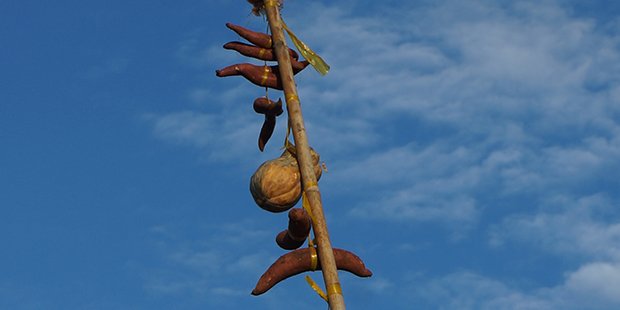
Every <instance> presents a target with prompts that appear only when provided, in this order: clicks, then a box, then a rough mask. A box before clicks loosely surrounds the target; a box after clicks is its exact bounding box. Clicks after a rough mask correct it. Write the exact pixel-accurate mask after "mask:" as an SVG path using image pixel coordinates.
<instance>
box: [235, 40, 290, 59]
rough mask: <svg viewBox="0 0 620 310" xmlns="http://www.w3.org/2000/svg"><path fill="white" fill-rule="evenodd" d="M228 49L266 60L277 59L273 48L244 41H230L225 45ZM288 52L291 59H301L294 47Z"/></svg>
mask: <svg viewBox="0 0 620 310" xmlns="http://www.w3.org/2000/svg"><path fill="white" fill-rule="evenodd" d="M223 47H224V48H225V49H227V50H234V51H237V52H238V53H239V54H241V55H244V56H248V57H252V58H256V59H260V60H265V61H276V60H277V59H276V54H275V52H274V51H273V49H272V48H263V47H258V46H254V45H250V44H245V43H242V42H236V41H233V42H228V43H226V44H224V46H223ZM288 54H289V55H290V56H291V61H296V60H298V59H299V55H298V54H297V52H295V51H294V50H292V49H290V48H289V49H288Z"/></svg>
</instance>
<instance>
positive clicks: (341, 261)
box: [252, 248, 372, 295]
mask: <svg viewBox="0 0 620 310" xmlns="http://www.w3.org/2000/svg"><path fill="white" fill-rule="evenodd" d="M333 250H334V258H335V259H336V266H337V268H338V270H344V271H348V272H351V273H353V274H355V275H356V276H359V277H370V276H372V272H371V271H370V270H368V269H367V268H366V266H365V265H364V262H362V260H361V259H360V258H359V257H357V255H355V254H353V253H351V252H349V251H346V250H342V249H333ZM310 251H311V249H310V248H304V249H299V250H295V251H292V252H289V253H287V254H284V255H282V256H280V258H278V259H277V260H276V261H275V262H274V263H273V264H272V265H271V266H270V267H269V269H267V271H266V272H265V273H264V274H263V275H262V276H261V277H260V279H259V280H258V283H257V284H256V287H255V288H254V290H253V291H252V295H260V294H263V293H265V292H267V291H268V290H269V289H271V288H272V287H274V286H275V285H276V284H278V283H279V282H281V281H282V280H284V279H287V278H289V277H292V276H294V275H298V274H300V273H302V272H306V271H312V258H311V252H310ZM320 269H321V264H320V262H319V263H318V264H317V269H316V270H320Z"/></svg>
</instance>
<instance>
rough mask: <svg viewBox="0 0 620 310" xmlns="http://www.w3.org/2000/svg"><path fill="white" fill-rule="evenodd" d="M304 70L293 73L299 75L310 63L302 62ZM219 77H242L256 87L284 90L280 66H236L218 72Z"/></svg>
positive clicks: (294, 70) (243, 64) (246, 64)
mask: <svg viewBox="0 0 620 310" xmlns="http://www.w3.org/2000/svg"><path fill="white" fill-rule="evenodd" d="M300 63H302V64H303V68H300V69H295V68H293V73H294V74H297V73H299V72H300V71H301V70H303V69H304V68H306V67H307V66H308V62H307V61H304V62H300ZM215 75H217V76H218V77H226V76H235V75H241V76H243V77H244V78H246V79H247V80H248V81H250V82H252V83H253V84H255V85H258V86H263V87H269V88H273V89H277V90H283V88H282V80H281V78H280V71H279V68H278V66H256V65H253V64H249V63H241V64H235V65H232V66H228V67H226V68H223V69H220V70H216V71H215Z"/></svg>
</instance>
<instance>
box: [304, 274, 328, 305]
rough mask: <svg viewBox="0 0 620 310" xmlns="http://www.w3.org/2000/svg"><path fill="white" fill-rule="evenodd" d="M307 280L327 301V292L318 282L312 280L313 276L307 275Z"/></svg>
mask: <svg viewBox="0 0 620 310" xmlns="http://www.w3.org/2000/svg"><path fill="white" fill-rule="evenodd" d="M306 282H308V284H309V285H310V287H311V288H312V289H313V290H314V291H315V292H316V293H317V294H319V296H321V298H323V299H324V300H325V301H327V295H326V294H325V292H323V290H322V289H321V287H319V285H318V284H316V282H314V280H312V278H310V276H306Z"/></svg>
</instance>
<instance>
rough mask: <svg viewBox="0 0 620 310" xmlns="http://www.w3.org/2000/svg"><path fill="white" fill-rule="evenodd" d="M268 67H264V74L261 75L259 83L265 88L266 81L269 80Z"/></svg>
mask: <svg viewBox="0 0 620 310" xmlns="http://www.w3.org/2000/svg"><path fill="white" fill-rule="evenodd" d="M269 72H270V70H269V67H267V66H265V72H264V73H263V80H262V81H261V82H260V85H262V86H267V79H268V78H269Z"/></svg>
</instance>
